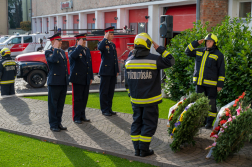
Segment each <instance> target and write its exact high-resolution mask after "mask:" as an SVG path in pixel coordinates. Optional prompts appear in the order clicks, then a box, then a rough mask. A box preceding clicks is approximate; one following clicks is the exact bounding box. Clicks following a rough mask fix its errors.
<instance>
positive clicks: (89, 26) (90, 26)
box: [87, 23, 95, 32]
mask: <svg viewBox="0 0 252 167" xmlns="http://www.w3.org/2000/svg"><path fill="white" fill-rule="evenodd" d="M87 26H88V29H95V23H88V25H87ZM88 32H91V30H89V31H88Z"/></svg>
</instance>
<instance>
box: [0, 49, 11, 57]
mask: <svg viewBox="0 0 252 167" xmlns="http://www.w3.org/2000/svg"><path fill="white" fill-rule="evenodd" d="M0 54H1V56H2V57H5V56H10V54H11V51H10V49H9V48H3V49H2V50H1V51H0Z"/></svg>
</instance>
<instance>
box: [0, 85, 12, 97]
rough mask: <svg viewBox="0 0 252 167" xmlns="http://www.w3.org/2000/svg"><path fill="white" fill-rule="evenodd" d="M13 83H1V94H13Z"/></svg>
mask: <svg viewBox="0 0 252 167" xmlns="http://www.w3.org/2000/svg"><path fill="white" fill-rule="evenodd" d="M14 84H15V83H11V84H2V85H1V95H2V96H3V95H14V94H15V88H14V86H15V85H14Z"/></svg>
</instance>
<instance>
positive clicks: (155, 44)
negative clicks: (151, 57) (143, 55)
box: [152, 41, 159, 50]
mask: <svg viewBox="0 0 252 167" xmlns="http://www.w3.org/2000/svg"><path fill="white" fill-rule="evenodd" d="M152 43H153V47H154V49H155V50H157V48H158V47H159V45H158V44H157V43H156V42H154V41H152Z"/></svg>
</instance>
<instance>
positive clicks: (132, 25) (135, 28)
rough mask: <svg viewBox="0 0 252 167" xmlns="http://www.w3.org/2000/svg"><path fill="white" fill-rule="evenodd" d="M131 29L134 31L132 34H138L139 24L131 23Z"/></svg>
mask: <svg viewBox="0 0 252 167" xmlns="http://www.w3.org/2000/svg"><path fill="white" fill-rule="evenodd" d="M129 29H133V30H132V33H133V34H137V23H130V27H129Z"/></svg>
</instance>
